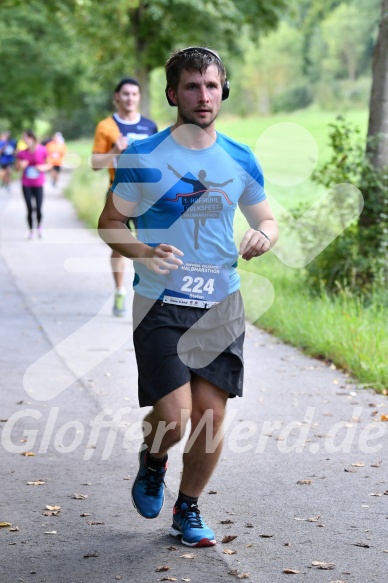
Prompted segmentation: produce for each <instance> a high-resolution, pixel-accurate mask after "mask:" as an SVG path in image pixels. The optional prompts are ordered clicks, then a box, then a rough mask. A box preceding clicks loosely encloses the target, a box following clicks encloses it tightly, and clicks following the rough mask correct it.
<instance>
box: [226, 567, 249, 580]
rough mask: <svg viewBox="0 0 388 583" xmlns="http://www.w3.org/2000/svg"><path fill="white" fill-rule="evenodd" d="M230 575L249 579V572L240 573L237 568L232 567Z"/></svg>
mask: <svg viewBox="0 0 388 583" xmlns="http://www.w3.org/2000/svg"><path fill="white" fill-rule="evenodd" d="M229 575H233V576H234V577H237V579H249V575H250V574H249V573H239V572H238V571H236V569H232V571H229Z"/></svg>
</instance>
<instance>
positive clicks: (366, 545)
mask: <svg viewBox="0 0 388 583" xmlns="http://www.w3.org/2000/svg"><path fill="white" fill-rule="evenodd" d="M351 544H352V546H354V547H363V548H365V549H370V545H368V544H367V543H351Z"/></svg>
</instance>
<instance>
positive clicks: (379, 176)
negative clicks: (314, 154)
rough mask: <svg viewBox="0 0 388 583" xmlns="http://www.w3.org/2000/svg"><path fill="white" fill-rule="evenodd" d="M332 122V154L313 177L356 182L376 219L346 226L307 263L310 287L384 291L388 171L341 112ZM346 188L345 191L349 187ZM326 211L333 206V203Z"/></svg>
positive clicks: (313, 218)
mask: <svg viewBox="0 0 388 583" xmlns="http://www.w3.org/2000/svg"><path fill="white" fill-rule="evenodd" d="M330 127H331V132H330V145H331V149H332V155H331V158H330V159H329V161H328V162H326V163H325V164H324V165H323V166H322V167H321V168H320V169H318V170H316V171H315V173H314V174H313V177H312V178H313V180H314V181H316V182H317V183H319V184H322V185H324V186H326V187H327V188H332V187H333V186H335V185H338V184H344V183H345V184H349V183H350V184H354V185H355V186H357V187H358V188H359V189H360V190H361V192H362V193H363V194H364V196H365V195H366V194H367V193H369V195H368V196H365V207H364V212H365V213H368V216H369V217H374V219H373V220H371V224H370V225H368V227H367V228H366V227H365V226H363V224H362V220H361V221H358V222H357V223H355V224H353V225H351V226H350V227H348V228H347V229H346V230H345V231H344V232H343V233H342V234H341V235H340V236H339V237H337V238H336V239H335V240H334V241H333V242H332V243H331V244H330V245H329V246H328V247H327V248H326V249H324V251H322V252H321V253H320V254H319V255H318V256H317V257H316V258H315V259H314V261H312V262H311V263H310V264H309V265H307V267H306V279H307V282H308V283H309V285H310V286H311V288H312V289H313V290H315V291H319V292H320V291H321V290H322V289H326V290H327V291H329V292H334V291H336V290H341V289H347V290H349V291H351V292H353V293H356V294H363V295H365V294H367V295H372V294H376V293H379V294H380V295H382V296H385V295H386V294H387V291H386V284H387V282H388V274H387V252H388V249H387V245H388V237H387V234H388V223H387V219H388V215H387V214H386V209H387V202H388V171H387V170H384V171H379V170H377V169H376V168H375V167H374V166H373V165H372V163H371V162H370V160H369V158H368V156H367V155H366V154H365V148H364V147H363V144H362V140H361V139H360V132H359V130H358V129H357V128H355V127H353V126H352V125H350V124H349V123H348V122H346V121H345V120H344V119H343V118H341V117H339V118H337V121H336V123H333V124H330ZM344 192H345V196H346V190H344ZM371 193H373V196H371ZM337 196H338V194H337ZM334 208H336V207H335V206H334ZM342 208H344V209H345V211H346V200H344V201H342ZM299 210H300V209H299ZM320 212H322V209H321V211H320ZM327 212H330V205H329V206H328V208H327ZM309 221H310V223H311V225H310V227H312V225H314V226H315V232H314V236H315V237H316V225H318V224H319V217H318V216H310V218H309ZM306 231H307V232H308V229H307V230H306ZM310 231H311V229H310ZM311 244H312V241H310V240H309V238H308V237H307V238H306V241H304V245H305V246H306V248H307V249H308V248H309V245H311Z"/></svg>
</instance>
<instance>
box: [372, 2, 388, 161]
mask: <svg viewBox="0 0 388 583" xmlns="http://www.w3.org/2000/svg"><path fill="white" fill-rule="evenodd" d="M378 135H380V137H381V139H379V140H377V143H372V144H368V146H367V153H368V154H369V155H370V156H371V161H372V164H373V166H375V167H376V168H379V169H381V168H383V167H384V166H386V165H387V164H388V0H382V3H381V21H380V28H379V35H378V38H377V43H376V47H375V51H374V57H373V81H372V91H371V98H370V108H369V127H368V138H370V137H373V136H378Z"/></svg>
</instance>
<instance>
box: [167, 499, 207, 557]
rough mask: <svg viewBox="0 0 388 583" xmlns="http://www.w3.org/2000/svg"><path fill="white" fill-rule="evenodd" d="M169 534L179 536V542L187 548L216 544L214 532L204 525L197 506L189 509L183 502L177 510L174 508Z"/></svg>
mask: <svg viewBox="0 0 388 583" xmlns="http://www.w3.org/2000/svg"><path fill="white" fill-rule="evenodd" d="M170 534H171V535H172V536H180V537H182V538H181V542H182V543H183V544H184V545H187V546H188V547H212V546H213V545H215V544H216V538H215V534H214V532H213V531H212V530H211V529H210V528H209V527H208V526H207V525H206V523H205V521H204V520H203V518H202V516H201V513H200V511H199V508H198V506H196V505H195V504H193V505H192V506H191V507H190V508H189V506H188V505H187V504H186V502H184V503H183V504H182V506H181V507H180V509H179V508H177V507H176V506H174V511H173V515H172V525H171V530H170Z"/></svg>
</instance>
